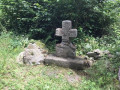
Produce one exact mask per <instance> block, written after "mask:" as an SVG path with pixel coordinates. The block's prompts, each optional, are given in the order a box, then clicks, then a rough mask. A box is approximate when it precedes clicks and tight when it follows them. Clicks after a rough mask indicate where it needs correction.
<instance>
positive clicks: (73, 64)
mask: <svg viewBox="0 0 120 90" xmlns="http://www.w3.org/2000/svg"><path fill="white" fill-rule="evenodd" d="M44 63H45V65H52V64H54V65H57V66H60V67H65V68H71V69H77V70H83V69H85V68H87V67H90V66H91V62H90V61H89V60H84V59H82V58H79V57H76V58H75V59H71V58H61V57H56V56H54V55H48V56H47V57H46V58H45V60H44Z"/></svg>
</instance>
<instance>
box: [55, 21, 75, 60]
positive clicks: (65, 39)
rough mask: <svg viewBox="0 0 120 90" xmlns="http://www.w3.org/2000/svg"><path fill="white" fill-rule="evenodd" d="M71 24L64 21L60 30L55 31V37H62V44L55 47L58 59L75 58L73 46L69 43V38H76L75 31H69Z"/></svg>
mask: <svg viewBox="0 0 120 90" xmlns="http://www.w3.org/2000/svg"><path fill="white" fill-rule="evenodd" d="M71 28H72V22H71V21H70V20H65V21H63V22H62V28H57V29H56V34H55V35H56V36H62V43H60V44H57V45H56V55H57V56H59V57H72V58H75V57H76V52H75V49H76V48H75V46H74V45H73V44H72V43H71V42H70V40H69V38H70V37H77V29H71Z"/></svg>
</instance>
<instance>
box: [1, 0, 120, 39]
mask: <svg viewBox="0 0 120 90" xmlns="http://www.w3.org/2000/svg"><path fill="white" fill-rule="evenodd" d="M118 6H119V0H118V1H116V2H112V1H109V0H107V1H106V0H51V1H49V0H1V6H0V8H1V10H2V14H3V15H2V16H3V17H2V18H1V22H2V24H3V25H4V26H6V27H7V29H8V30H12V31H14V32H16V33H18V34H20V33H23V34H29V36H30V37H31V38H36V39H39V38H41V39H46V41H50V40H51V39H52V38H55V37H54V33H55V29H56V28H57V27H60V26H61V22H62V20H66V19H69V20H72V22H73V27H74V28H78V27H81V28H82V29H83V31H84V32H85V33H87V34H92V35H93V36H101V35H104V34H108V33H110V32H111V31H113V30H112V28H111V29H110V26H111V25H113V23H114V22H116V20H117V19H116V17H115V16H117V15H116V12H117V11H118V10H116V9H118ZM113 9H114V10H113Z"/></svg>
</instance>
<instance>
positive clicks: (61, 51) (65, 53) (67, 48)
mask: <svg viewBox="0 0 120 90" xmlns="http://www.w3.org/2000/svg"><path fill="white" fill-rule="evenodd" d="M75 52H76V51H75V47H74V46H73V45H72V43H69V44H68V45H66V44H64V43H63V42H62V43H61V44H57V45H56V56H58V57H64V58H67V57H70V58H75V57H76V53H75Z"/></svg>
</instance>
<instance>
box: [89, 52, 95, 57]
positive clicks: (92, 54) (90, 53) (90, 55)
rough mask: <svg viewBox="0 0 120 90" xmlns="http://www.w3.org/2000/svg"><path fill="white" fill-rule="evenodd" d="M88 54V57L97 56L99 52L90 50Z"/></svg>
mask: <svg viewBox="0 0 120 90" xmlns="http://www.w3.org/2000/svg"><path fill="white" fill-rule="evenodd" d="M87 55H88V57H95V56H96V55H97V53H94V52H88V53H87Z"/></svg>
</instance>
